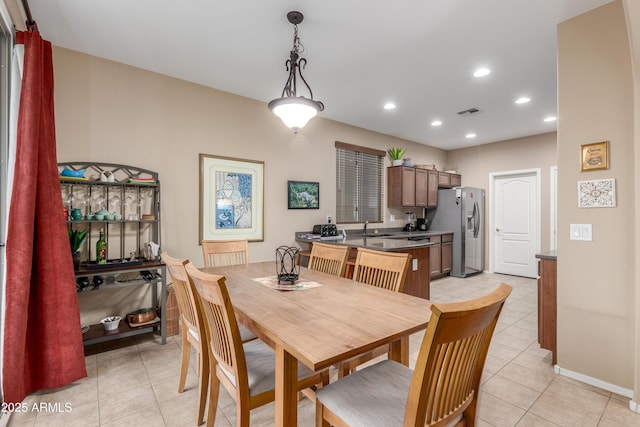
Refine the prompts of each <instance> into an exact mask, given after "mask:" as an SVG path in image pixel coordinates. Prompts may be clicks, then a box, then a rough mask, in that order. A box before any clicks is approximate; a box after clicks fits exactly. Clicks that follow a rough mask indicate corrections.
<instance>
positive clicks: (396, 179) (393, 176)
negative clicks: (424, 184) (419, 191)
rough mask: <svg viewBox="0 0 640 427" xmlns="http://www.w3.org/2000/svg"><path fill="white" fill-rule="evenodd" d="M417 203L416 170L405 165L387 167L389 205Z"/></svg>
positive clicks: (402, 205)
mask: <svg viewBox="0 0 640 427" xmlns="http://www.w3.org/2000/svg"><path fill="white" fill-rule="evenodd" d="M415 205H416V170H415V169H414V168H411V167H405V166H392V167H389V168H387V206H388V207H390V208H395V207H409V206H415Z"/></svg>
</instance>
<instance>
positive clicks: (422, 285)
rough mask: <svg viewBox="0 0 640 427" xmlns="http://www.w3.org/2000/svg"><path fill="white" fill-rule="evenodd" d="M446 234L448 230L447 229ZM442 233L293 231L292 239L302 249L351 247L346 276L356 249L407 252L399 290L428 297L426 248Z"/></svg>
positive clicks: (350, 272)
mask: <svg viewBox="0 0 640 427" xmlns="http://www.w3.org/2000/svg"><path fill="white" fill-rule="evenodd" d="M449 233H450V232H449ZM443 234H446V232H427V231H424V232H405V231H386V230H385V231H379V232H377V233H375V232H372V233H368V234H366V235H364V234H360V233H358V234H349V233H347V234H346V236H345V237H341V238H332V239H325V238H322V237H319V236H317V235H314V234H311V233H306V232H297V233H296V242H297V243H298V244H300V245H301V247H302V248H303V249H305V250H306V249H308V250H310V248H311V245H313V243H314V242H322V243H329V244H334V245H342V246H349V247H351V248H352V249H351V255H350V256H349V259H350V262H349V263H348V265H347V271H346V274H345V275H346V277H350V276H351V274H352V273H353V260H355V257H356V253H357V248H367V249H373V250H378V251H390V252H404V253H408V254H409V255H411V265H410V267H409V271H408V272H407V278H406V281H405V284H404V288H403V290H402V292H404V293H405V294H408V295H413V296H417V297H420V298H425V299H429V283H430V271H431V268H430V262H431V261H430V260H431V256H430V250H431V248H432V247H433V246H434V245H435V244H434V243H432V242H431V241H430V238H433V237H434V236H441V235H443Z"/></svg>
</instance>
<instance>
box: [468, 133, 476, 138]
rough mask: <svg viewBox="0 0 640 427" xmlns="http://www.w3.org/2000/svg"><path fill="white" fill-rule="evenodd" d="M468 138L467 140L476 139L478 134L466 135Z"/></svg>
mask: <svg viewBox="0 0 640 427" xmlns="http://www.w3.org/2000/svg"><path fill="white" fill-rule="evenodd" d="M466 137H467V138H469V139H471V138H475V137H476V134H475V133H468V134H467V135H466Z"/></svg>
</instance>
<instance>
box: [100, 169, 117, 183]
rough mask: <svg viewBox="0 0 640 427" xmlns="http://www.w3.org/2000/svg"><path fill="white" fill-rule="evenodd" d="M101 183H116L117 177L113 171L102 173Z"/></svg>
mask: <svg viewBox="0 0 640 427" xmlns="http://www.w3.org/2000/svg"><path fill="white" fill-rule="evenodd" d="M100 182H115V177H114V176H113V173H112V172H111V171H102V172H100Z"/></svg>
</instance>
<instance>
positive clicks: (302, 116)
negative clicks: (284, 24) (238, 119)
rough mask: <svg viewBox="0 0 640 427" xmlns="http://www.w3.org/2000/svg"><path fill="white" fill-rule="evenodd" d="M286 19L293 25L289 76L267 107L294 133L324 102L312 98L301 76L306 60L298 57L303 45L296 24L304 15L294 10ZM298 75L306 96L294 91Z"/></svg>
mask: <svg viewBox="0 0 640 427" xmlns="http://www.w3.org/2000/svg"><path fill="white" fill-rule="evenodd" d="M287 19H288V20H289V22H291V23H292V24H293V25H294V36H293V47H292V48H291V53H290V55H289V59H287V62H286V67H287V71H289V78H288V79H287V82H286V84H285V85H284V89H283V90H282V95H281V97H280V98H276V99H274V100H273V101H271V102H269V104H268V107H269V109H270V110H271V111H273V113H274V114H275V115H276V116H278V117H280V119H281V120H282V121H283V122H284V124H285V125H286V126H287V127H290V128H291V129H293V132H294V133H298V131H299V130H300V129H302V128H303V127H304V126H305V125H306V124H307V123H308V122H309V120H311V119H312V118H314V117H315V116H316V115H317V114H318V113H319V112H320V111H322V110H324V104H323V103H322V102H320V101H315V100H314V99H313V92H312V91H311V87H309V84H308V83H307V81H306V80H305V79H304V77H303V76H302V69H303V68H304V67H305V66H306V65H307V60H306V59H305V58H301V57H300V54H301V53H302V52H303V51H304V47H303V46H302V44H301V43H300V39H299V37H298V24H299V23H301V22H302V20H303V19H304V16H303V15H302V13H300V12H295V11H294V12H289V13H288V14H287ZM298 77H299V78H300V80H301V81H302V82H303V83H304V85H305V86H306V88H307V90H308V91H309V97H308V98H306V97H304V96H298V95H297V93H296V91H297V79H298Z"/></svg>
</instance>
